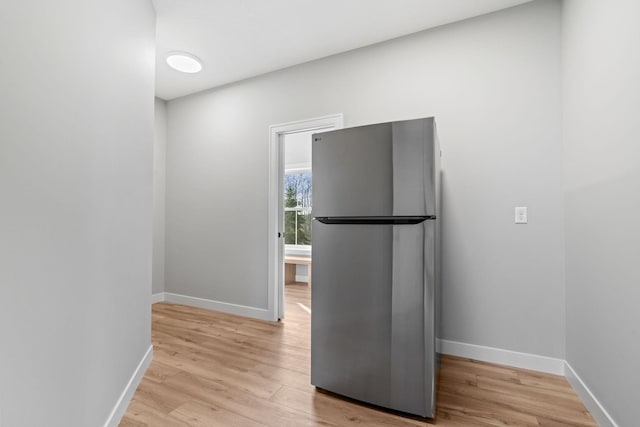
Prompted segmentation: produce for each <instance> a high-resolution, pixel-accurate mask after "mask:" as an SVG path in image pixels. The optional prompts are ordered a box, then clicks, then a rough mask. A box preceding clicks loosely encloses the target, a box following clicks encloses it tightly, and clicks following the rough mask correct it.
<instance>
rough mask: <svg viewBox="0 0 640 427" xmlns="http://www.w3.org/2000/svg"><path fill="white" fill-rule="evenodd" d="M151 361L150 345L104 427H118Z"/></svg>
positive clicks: (151, 351) (151, 348)
mask: <svg viewBox="0 0 640 427" xmlns="http://www.w3.org/2000/svg"><path fill="white" fill-rule="evenodd" d="M151 359H153V346H152V345H150V346H149V348H148V349H147V352H146V353H145V354H144V356H143V357H142V360H140V363H138V367H137V368H136V370H135V371H133V375H132V376H131V378H130V379H129V383H127V386H126V387H125V388H124V390H123V391H122V394H121V395H120V397H119V398H118V401H117V402H116V405H115V406H114V407H113V409H112V410H111V414H109V418H107V421H106V422H105V423H104V427H118V424H120V420H121V419H122V416H123V415H124V413H125V412H126V411H127V407H128V406H129V402H130V401H131V398H133V394H134V393H135V392H136V388H138V384H140V381H141V380H142V377H143V376H144V373H145V372H146V371H147V368H148V367H149V365H150V364H151Z"/></svg>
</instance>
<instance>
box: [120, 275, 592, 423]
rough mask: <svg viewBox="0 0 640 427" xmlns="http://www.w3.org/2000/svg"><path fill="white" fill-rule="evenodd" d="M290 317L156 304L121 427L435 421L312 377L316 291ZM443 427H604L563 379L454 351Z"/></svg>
mask: <svg viewBox="0 0 640 427" xmlns="http://www.w3.org/2000/svg"><path fill="white" fill-rule="evenodd" d="M286 296H287V305H286V320H285V321H284V322H282V323H277V324H275V323H270V322H263V321H258V320H251V319H246V318H243V317H238V316H233V315H228V314H222V313H217V312H212V311H208V310H203V309H198V308H192V307H186V306H181V305H171V304H165V303H158V304H154V305H153V345H154V358H153V362H152V363H151V366H150V368H149V370H148V371H147V373H146V374H145V376H144V379H143V380H142V382H141V383H140V386H139V387H138V389H137V391H136V394H135V396H134V398H133V400H132V401H131V404H130V405H129V408H128V410H127V413H126V414H125V416H124V418H123V420H122V422H121V423H120V427H131V426H153V427H163V426H171V427H174V426H231V427H243V426H250V427H253V426H274V427H284V426H295V427H298V426H361V427H362V426H425V425H426V424H427V423H426V422H425V421H423V420H416V419H410V418H404V417H400V416H398V415H395V414H390V413H387V412H384V411H381V410H377V409H373V408H370V407H366V406H362V405H359V404H356V403H353V402H350V401H346V400H344V399H340V398H338V397H336V396H333V395H330V394H327V393H322V392H317V391H316V390H315V388H314V387H313V386H311V385H310V383H309V344H310V343H309V326H310V315H309V313H308V311H307V310H305V308H309V307H310V298H309V290H308V287H307V286H305V285H300V284H295V285H288V286H287V287H286ZM429 424H435V425H438V426H505V425H509V426H537V425H539V426H597V424H596V423H595V422H594V421H593V419H592V418H591V416H590V415H589V413H588V412H587V410H586V409H585V407H584V406H583V405H582V403H581V402H580V400H579V399H578V397H577V396H576V395H575V393H574V392H573V390H572V389H571V387H570V386H569V384H568V383H567V381H566V380H565V379H564V378H563V377H559V376H554V375H548V374H540V373H537V372H532V371H526V370H522V369H514V368H509V367H504V366H499V365H492V364H489V363H482V362H477V361H472V360H468V359H461V358H457V357H451V356H446V357H444V359H443V364H442V369H441V370H440V379H439V383H438V395H437V418H436V419H435V420H434V421H429Z"/></svg>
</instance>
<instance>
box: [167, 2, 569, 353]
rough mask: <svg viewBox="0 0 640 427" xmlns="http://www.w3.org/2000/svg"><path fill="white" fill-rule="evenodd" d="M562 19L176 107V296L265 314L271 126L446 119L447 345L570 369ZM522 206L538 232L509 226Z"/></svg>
mask: <svg viewBox="0 0 640 427" xmlns="http://www.w3.org/2000/svg"><path fill="white" fill-rule="evenodd" d="M559 9H560V5H559V3H558V2H556V1H547V0H541V1H537V2H532V3H528V4H526V5H523V6H519V7H516V8H512V9H508V10H504V11H501V12H497V13H494V14H490V15H485V16H482V17H479V18H475V19H471V20H467V21H463V22H460V23H456V24H452V25H447V26H444V27H440V28H436V29H433V30H429V31H426V32H422V33H418V34H416V35H412V36H409V37H404V38H400V39H396V40H393V41H390V42H386V43H383V44H380V45H376V46H372V47H369V48H364V49H358V50H355V51H351V52H348V53H345V54H341V55H337V56H334V57H330V58H327V59H323V60H319V61H314V62H311V63H307V64H304V65H300V66H296V67H292V68H289V69H286V70H283V71H278V72H274V73H271V74H267V75H264V76H261V77H258V78H254V79H250V80H246V81H243V82H239V83H236V84H231V85H228V86H225V87H222V88H219V89H214V90H210V91H207V92H203V93H200V94H196V95H192V96H188V97H184V98H180V99H176V100H173V101H170V102H169V104H168V112H169V120H170V126H169V130H168V147H167V235H166V239H167V241H166V242H167V245H166V256H167V258H166V263H167V264H166V288H167V291H169V292H175V293H179V294H186V295H190V296H195V297H200V298H207V299H212V300H218V301H223V302H227V303H233V304H240V305H246V306H251V307H258V308H266V306H267V238H268V236H267V181H268V175H267V168H268V126H269V125H272V124H276V123H283V122H289V121H294V120H300V119H306V118H311V117H317V116H322V115H326V114H332V113H340V112H342V113H344V115H345V125H346V126H355V125H362V124H367V123H374V122H383V121H390V120H397V119H408V118H417V117H426V116H435V117H436V120H437V122H438V127H439V133H440V140H441V143H442V147H443V150H444V170H445V176H444V182H443V184H444V220H443V222H444V260H445V263H444V338H446V339H450V340H455V341H462V342H466V343H473V344H479V345H486V346H492V347H498V348H504V349H509V350H516V351H521V352H526V353H533V354H538V355H546V356H552V357H560V358H563V357H564V342H565V337H564V330H565V328H564V320H565V313H564V305H565V302H564V250H563V248H564V236H563V233H564V230H563V219H562V218H563V193H562V188H561V186H560V185H559V184H558V183H559V182H561V179H562V171H561V165H562V161H561V154H562V148H561V123H560V121H561V119H560V116H561V114H560V113H561V105H560V80H561V78H560V77H561V72H560V13H559V12H560V10H559ZM521 205H524V206H529V214H530V222H529V224H528V225H515V224H514V223H513V216H514V215H513V208H514V207H515V206H521ZM246 266H250V268H247V267H246Z"/></svg>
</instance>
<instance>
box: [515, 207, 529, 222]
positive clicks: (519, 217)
mask: <svg viewBox="0 0 640 427" xmlns="http://www.w3.org/2000/svg"><path fill="white" fill-rule="evenodd" d="M515 220H516V224H526V223H527V221H528V214H527V207H526V206H516V218H515Z"/></svg>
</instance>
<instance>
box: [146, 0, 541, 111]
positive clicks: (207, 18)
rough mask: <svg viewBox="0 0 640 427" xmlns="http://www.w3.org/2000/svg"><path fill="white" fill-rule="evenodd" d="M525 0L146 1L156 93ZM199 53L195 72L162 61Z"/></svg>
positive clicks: (186, 89)
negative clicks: (174, 54)
mask: <svg viewBox="0 0 640 427" xmlns="http://www.w3.org/2000/svg"><path fill="white" fill-rule="evenodd" d="M527 1H530V0H153V3H154V5H155V7H156V11H157V13H158V18H157V59H156V70H157V71H156V95H157V96H158V97H160V98H163V99H166V100H169V99H173V98H176V97H179V96H183V95H187V94H190V93H194V92H198V91H201V90H204V89H209V88H212V87H215V86H221V85H224V84H227V83H231V82H234V81H238V80H242V79H245V78H248V77H253V76H257V75H260V74H264V73H267V72H270V71H274V70H278V69H282V68H285V67H289V66H292V65H296V64H300V63H303V62H307V61H311V60H314V59H318V58H323V57H325V56H329V55H333V54H336V53H340V52H345V51H348V50H351V49H356V48H359V47H363V46H367V45H371V44H374V43H378V42H381V41H384V40H389V39H392V38H395V37H399V36H403V35H407V34H411V33H415V32H417V31H420V30H424V29H427V28H432V27H436V26H438V25H443V24H447V23H451V22H455V21H460V20H462V19H466V18H470V17H473V16H478V15H482V14H485V13H489V12H493V11H496V10H499V9H504V8H507V7H511V6H515V5H518V4H522V3H526V2H527ZM171 51H187V52H190V53H192V54H194V55H196V56H198V57H199V58H200V59H202V62H203V65H204V69H203V71H202V72H200V73H198V74H182V73H180V72H178V71H175V70H173V69H171V68H169V66H168V65H167V64H166V62H165V57H166V54H167V53H168V52H171Z"/></svg>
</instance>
